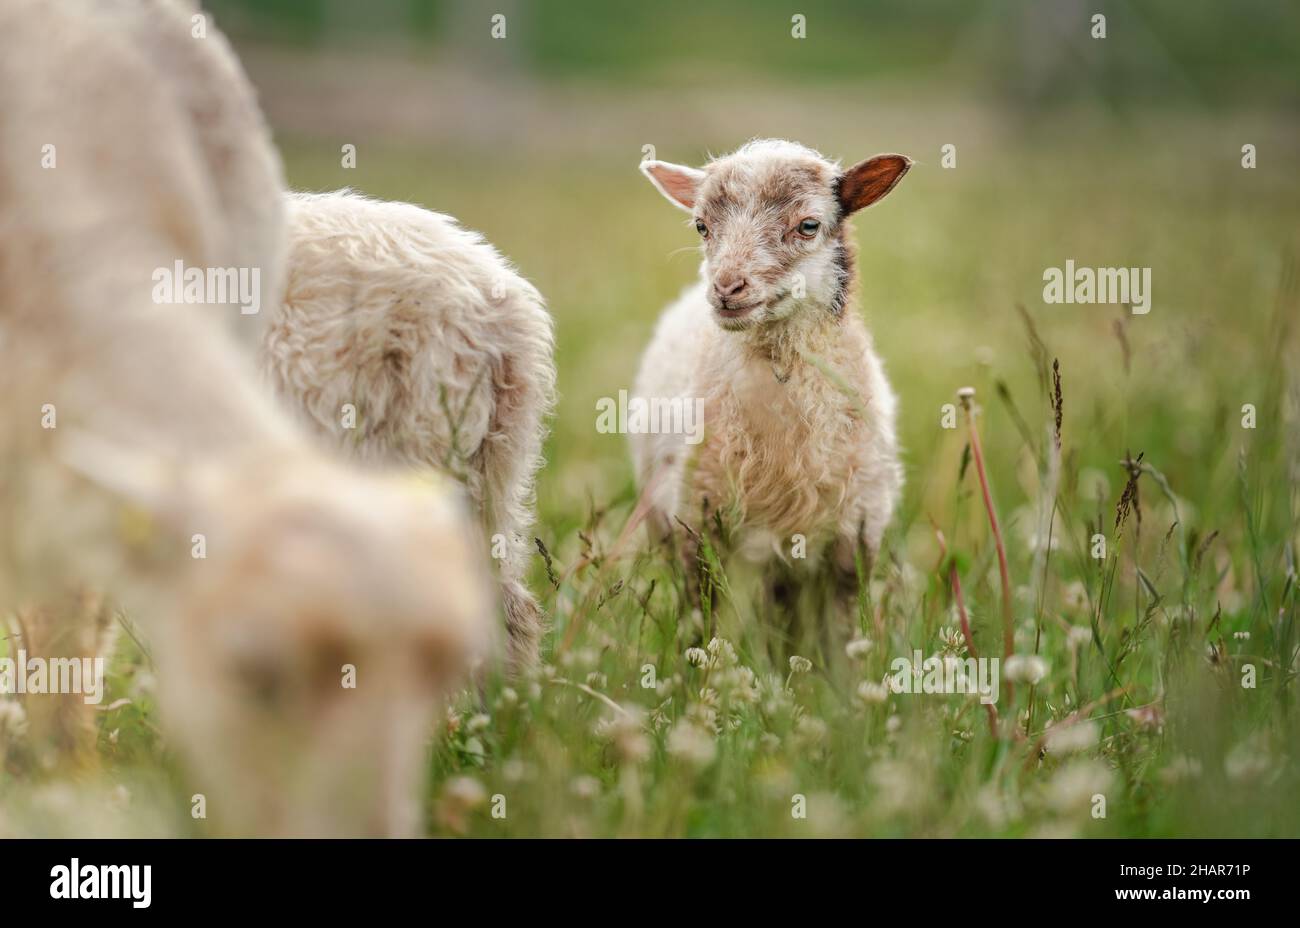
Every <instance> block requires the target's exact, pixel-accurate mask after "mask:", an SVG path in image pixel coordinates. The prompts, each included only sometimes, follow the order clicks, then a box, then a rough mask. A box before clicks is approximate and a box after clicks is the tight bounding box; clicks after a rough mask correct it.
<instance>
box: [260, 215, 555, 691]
mask: <svg viewBox="0 0 1300 928" xmlns="http://www.w3.org/2000/svg"><path fill="white" fill-rule="evenodd" d="M288 213H289V261H288V283H287V286H286V289H285V297H284V302H283V304H282V305H281V306H279V307H277V309H276V311H275V313H274V315H273V317H272V318H271V320H270V325H269V328H268V330H267V335H266V341H265V344H264V346H263V351H262V364H263V367H264V368H265V370H266V371H267V372H268V374H269V376H270V379H271V381H272V382H273V384H274V386H275V388H276V390H277V391H278V392H279V393H280V395H281V396H282V397H284V398H285V400H286V401H287V402H288V403H289V405H290V406H291V407H292V408H293V409H294V410H296V411H297V412H298V413H299V414H300V415H301V417H302V418H303V419H304V420H305V421H306V422H307V423H308V424H309V425H310V426H311V427H312V428H313V429H314V430H315V431H316V432H318V433H320V434H321V435H323V436H325V437H326V438H327V440H328V441H329V442H330V443H331V444H332V445H334V446H336V447H338V448H340V449H342V450H343V451H344V452H346V453H347V454H348V455H349V456H350V457H353V458H356V459H359V460H362V461H366V462H370V463H376V464H382V465H400V466H404V467H410V468H416V469H424V470H441V471H446V472H449V473H452V474H453V475H455V476H456V477H458V478H459V479H461V480H462V481H463V482H464V483H465V485H466V486H467V487H468V489H469V493H470V496H471V498H472V500H473V501H474V504H475V506H476V508H477V510H478V512H479V514H480V517H481V522H482V526H483V531H484V534H485V535H486V536H487V540H488V541H489V542H490V546H491V553H492V555H493V557H494V558H495V562H496V564H497V565H498V572H499V575H500V583H501V593H502V604H503V606H504V611H505V620H506V627H507V630H508V632H509V639H508V643H507V649H508V655H509V658H510V663H511V665H512V667H513V668H515V669H516V670H518V669H522V668H525V667H527V666H529V665H531V664H533V663H534V662H535V661H536V659H537V654H538V644H539V639H540V635H541V631H542V614H541V610H540V609H539V607H538V605H537V601H536V600H535V599H534V598H533V595H532V594H531V593H530V592H529V590H528V588H527V586H526V585H525V574H526V570H527V567H528V559H529V555H530V552H531V550H532V544H531V540H530V531H529V530H530V528H531V525H532V521H533V481H534V476H535V474H536V472H537V469H538V467H539V466H540V465H541V460H542V459H541V452H542V440H543V437H544V418H545V416H546V414H547V412H548V411H549V410H550V408H551V406H552V403H553V397H554V391H555V365H554V361H553V353H554V338H553V334H552V322H551V317H550V315H549V314H548V313H547V312H546V308H545V305H544V303H543V301H542V298H541V296H540V295H539V294H538V292H537V290H536V289H535V288H534V287H533V286H532V284H530V283H528V282H527V281H526V280H524V279H523V278H522V277H520V276H519V275H518V274H517V273H515V271H514V270H513V269H512V268H511V266H510V265H509V263H508V262H507V261H506V260H505V259H504V258H503V257H502V256H501V255H500V254H499V253H498V252H497V251H496V249H494V248H493V247H492V246H491V245H490V244H488V243H487V242H486V241H484V240H483V238H482V237H481V236H480V235H478V234H476V233H474V232H470V231H467V230H465V229H463V228H461V227H460V226H459V225H457V223H456V221H455V220H454V219H452V218H451V217H449V216H444V215H441V214H438V213H434V212H430V211H429V210H426V209H422V208H420V207H418V206H414V205H412V204H409V203H393V202H384V201H380V200H374V199H370V198H367V197H363V196H358V195H356V194H353V193H351V192H349V191H340V192H337V193H322V194H305V193H299V194H292V195H290V197H289V199H288Z"/></svg>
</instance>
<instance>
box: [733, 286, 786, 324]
mask: <svg viewBox="0 0 1300 928" xmlns="http://www.w3.org/2000/svg"><path fill="white" fill-rule="evenodd" d="M788 295H789V291H788V290H786V291H782V292H781V293H778V294H776V295H774V296H772V297H769V298H768V299H766V300H756V301H755V302H753V303H746V304H745V305H743V306H728V305H727V304H726V303H723V304H722V305H721V306H718V307H715V310H716V312H717V314H718V315H719V316H721V317H722V318H723V319H743V318H745V317H746V316H748V315H749V314H750V313H752V312H753V311H754V310H756V309H758V308H760V307H769V306H775V305H776V304H777V303H780V302H781V301H782V300H784V299H785V298H786V297H787V296H788Z"/></svg>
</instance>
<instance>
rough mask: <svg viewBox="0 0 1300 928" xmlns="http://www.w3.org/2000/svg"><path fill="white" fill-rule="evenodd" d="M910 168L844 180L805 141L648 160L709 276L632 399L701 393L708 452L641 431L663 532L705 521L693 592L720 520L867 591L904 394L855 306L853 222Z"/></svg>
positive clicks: (675, 314)
mask: <svg viewBox="0 0 1300 928" xmlns="http://www.w3.org/2000/svg"><path fill="white" fill-rule="evenodd" d="M910 164H911V162H910V161H909V160H908V159H907V158H904V157H903V156H901V155H879V156H877V157H874V158H870V159H868V160H866V161H863V162H861V163H860V164H857V165H855V166H854V167H852V168H849V169H848V170H847V171H843V170H841V169H840V168H839V166H838V165H837V164H834V163H832V162H830V161H828V160H826V159H825V158H823V157H822V156H821V155H819V154H817V153H816V152H814V151H811V150H809V149H807V148H805V147H803V146H802V145H797V144H794V143H791V142H785V141H777V140H760V141H754V142H750V143H749V144H747V145H745V146H744V147H743V148H741V149H740V150H739V151H737V152H735V153H734V154H731V155H728V156H726V157H722V158H718V159H716V160H714V161H712V162H710V163H709V164H708V165H706V166H705V167H704V168H703V169H698V170H697V169H695V168H690V167H684V166H681V165H674V164H667V163H664V162H661V161H647V162H645V163H644V164H643V165H642V170H643V172H644V173H645V174H646V176H647V177H649V178H650V180H651V182H652V183H654V185H655V186H656V187H657V188H658V189H659V191H660V192H661V193H663V194H664V196H666V197H667V198H668V199H669V200H670V201H672V202H673V203H674V204H675V205H677V206H678V207H680V208H681V209H684V210H687V211H688V212H690V213H691V215H692V216H693V217H694V224H695V228H696V230H697V231H698V233H699V235H700V236H701V237H702V238H703V243H702V244H703V256H704V263H703V266H702V268H701V280H700V282H699V283H697V284H695V285H694V286H692V287H691V288H690V289H688V290H687V291H686V292H685V293H684V294H683V295H682V296H681V297H680V298H679V299H678V300H677V302H675V303H674V304H672V305H671V306H670V307H669V308H668V310H667V311H666V312H665V313H664V315H663V317H662V318H661V319H660V321H659V325H658V328H657V329H656V331H655V334H654V338H653V340H652V341H651V343H650V346H649V347H648V348H647V350H646V352H645V355H644V357H643V358H642V362H641V370H640V373H639V375H638V378H637V383H636V388H635V391H634V392H635V394H636V395H637V396H639V397H641V398H642V399H643V400H644V401H646V402H649V401H653V400H658V401H660V402H663V401H671V400H674V399H678V400H684V401H694V400H696V399H702V400H703V414H704V423H705V425H704V435H705V437H704V440H703V442H701V443H700V444H698V445H690V444H687V443H686V438H685V436H683V435H680V434H644V435H633V436H632V450H633V456H634V460H635V467H636V473H637V478H638V481H639V483H640V484H641V485H642V486H647V487H648V494H649V499H650V503H651V505H652V510H651V512H652V514H653V521H652V525H657V526H658V529H659V531H660V532H662V533H665V534H666V533H668V532H669V531H670V530H674V529H675V525H674V522H675V521H676V520H680V521H681V522H683V523H685V524H687V525H688V526H693V527H694V528H693V529H692V531H693V532H694V533H696V534H690V533H688V536H687V539H686V544H685V546H684V551H685V555H686V562H687V573H688V577H690V578H691V580H692V584H693V583H694V581H695V578H697V577H698V570H697V568H696V564H695V559H696V557H697V554H698V551H697V547H698V538H697V535H698V532H701V531H706V530H707V529H708V528H709V526H710V524H711V523H712V521H713V518H714V513H715V512H720V513H721V515H722V517H723V521H724V523H725V524H726V525H727V527H728V528H729V529H730V531H731V532H732V533H733V537H734V540H735V543H736V545H737V548H738V550H739V553H740V554H741V555H742V556H744V557H746V558H747V559H749V560H753V561H759V562H764V563H768V564H769V565H771V566H773V567H782V566H784V567H786V568H787V571H788V570H789V569H794V570H795V572H796V576H797V573H798V571H799V569H801V568H805V569H806V568H812V567H814V566H816V565H818V564H829V566H830V567H831V569H832V571H833V572H834V573H835V575H836V577H837V579H838V580H839V581H840V582H839V584H838V586H839V587H840V589H841V590H842V591H844V592H845V593H847V592H849V591H851V590H856V588H857V587H856V569H855V567H856V558H857V555H858V552H859V551H862V552H864V553H865V555H866V557H867V559H868V562H869V559H870V558H872V557H874V555H875V553H876V552H877V550H878V549H879V546H880V540H881V535H882V533H883V532H884V529H885V526H886V525H887V524H888V522H889V520H890V517H891V514H892V512H893V509H894V506H895V504H896V502H897V500H898V497H899V493H900V490H901V486H902V469H901V467H900V464H899V460H898V447H897V440H896V438H895V431H894V415H895V398H894V394H893V393H892V392H891V390H890V388H889V384H888V382H887V381H886V380H885V375H884V371H883V369H882V367H881V363H880V360H879V358H877V357H876V354H875V351H874V350H873V348H872V341H871V336H870V335H869V334H868V332H867V329H866V326H865V325H864V324H863V322H862V319H861V318H860V317H859V316H858V314H857V313H856V312H854V311H853V309H852V306H851V302H852V289H853V287H854V284H855V272H854V267H853V260H854V246H853V241H852V233H851V229H850V226H849V222H848V219H849V216H850V215H851V214H853V213H855V212H857V211H858V210H860V209H863V208H864V207H866V206H869V205H871V204H872V203H874V202H876V201H877V200H879V199H880V198H881V197H883V196H884V195H885V194H886V193H888V192H889V191H890V190H891V189H892V188H893V187H894V185H895V184H897V183H898V181H899V180H900V179H901V178H902V176H903V175H904V174H905V173H907V170H908V168H909V167H910ZM802 551H806V554H807V557H806V559H805V560H802V561H800V560H799V559H798V558H799V555H800V553H802ZM774 573H776V574H780V573H781V571H775V572H774ZM778 590H779V587H777V588H775V589H774V592H776V591H778ZM692 593H693V595H694V596H698V595H699V591H698V589H695V588H693V586H692Z"/></svg>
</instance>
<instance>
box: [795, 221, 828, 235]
mask: <svg viewBox="0 0 1300 928" xmlns="http://www.w3.org/2000/svg"><path fill="white" fill-rule="evenodd" d="M821 227H822V224H821V223H820V222H818V221H817V220H816V219H805V220H804V221H803V222H801V223H799V234H800V235H806V236H808V237H809V238H812V237H813V236H814V235H816V234H817V230H818V229H820V228H821Z"/></svg>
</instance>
